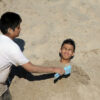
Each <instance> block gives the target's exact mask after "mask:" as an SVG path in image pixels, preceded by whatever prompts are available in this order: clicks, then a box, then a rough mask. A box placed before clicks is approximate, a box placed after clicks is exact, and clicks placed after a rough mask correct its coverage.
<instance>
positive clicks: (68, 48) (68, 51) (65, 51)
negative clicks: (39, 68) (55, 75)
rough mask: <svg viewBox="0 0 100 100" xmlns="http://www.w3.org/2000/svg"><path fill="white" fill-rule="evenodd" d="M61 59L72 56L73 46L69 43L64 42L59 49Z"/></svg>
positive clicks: (68, 58)
mask: <svg viewBox="0 0 100 100" xmlns="http://www.w3.org/2000/svg"><path fill="white" fill-rule="evenodd" d="M60 54H61V59H64V60H70V58H71V57H72V56H74V48H73V46H72V45H71V44H64V45H63V46H62V48H61V49H60Z"/></svg>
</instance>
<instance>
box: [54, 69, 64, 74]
mask: <svg viewBox="0 0 100 100" xmlns="http://www.w3.org/2000/svg"><path fill="white" fill-rule="evenodd" d="M54 71H55V72H54V73H58V74H60V75H63V74H64V73H65V70H64V68H57V67H55V69H54Z"/></svg>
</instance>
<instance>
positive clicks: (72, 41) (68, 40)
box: [59, 39, 76, 59]
mask: <svg viewBox="0 0 100 100" xmlns="http://www.w3.org/2000/svg"><path fill="white" fill-rule="evenodd" d="M64 44H70V45H72V46H73V52H75V48H76V46H75V42H74V40H72V39H66V40H64V41H63V43H62V45H61V49H62V47H63V45H64ZM59 56H60V57H61V53H59ZM73 57H74V56H72V57H71V58H70V59H72V58H73Z"/></svg>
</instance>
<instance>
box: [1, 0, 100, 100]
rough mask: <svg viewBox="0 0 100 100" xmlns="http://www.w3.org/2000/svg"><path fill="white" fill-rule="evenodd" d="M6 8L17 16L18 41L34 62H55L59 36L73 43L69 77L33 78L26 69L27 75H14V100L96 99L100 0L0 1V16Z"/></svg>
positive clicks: (99, 91) (98, 94)
mask: <svg viewBox="0 0 100 100" xmlns="http://www.w3.org/2000/svg"><path fill="white" fill-rule="evenodd" d="M6 11H14V12H16V13H19V14H20V15H21V17H22V20H23V22H22V24H21V27H22V28H21V29H22V30H21V34H20V36H19V39H20V40H21V39H22V41H20V44H21V42H23V45H22V46H24V47H23V49H24V51H23V53H24V55H25V56H26V57H27V58H28V59H30V61H31V62H32V63H34V64H38V65H45V62H47V64H49V63H50V64H51V66H52V65H56V60H58V59H59V55H58V54H59V49H60V46H61V43H62V41H63V40H64V39H66V38H72V39H74V40H75V42H76V52H75V57H74V59H73V60H72V62H73V63H74V65H73V70H74V71H73V72H72V74H71V75H70V77H68V78H63V79H61V80H59V81H58V82H56V83H55V84H54V78H50V77H49V78H47V79H41V77H42V78H45V77H44V76H45V75H44V76H41V77H40V78H39V79H38V80H37V78H35V79H33V77H32V75H31V74H29V73H28V76H29V77H30V79H29V80H27V77H26V78H23V77H21V76H20V77H17V76H15V77H14V79H13V80H12V83H11V85H10V91H11V94H12V98H13V100H22V99H23V100H99V98H100V80H99V77H100V43H99V41H100V34H99V32H100V0H9V1H7V0H0V15H1V14H2V13H4V12H6ZM22 46H21V47H22ZM22 74H24V76H25V75H26V72H25V73H24V72H23V73H22ZM33 75H35V74H33ZM36 75H37V74H36Z"/></svg>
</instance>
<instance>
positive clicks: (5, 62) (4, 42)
mask: <svg viewBox="0 0 100 100" xmlns="http://www.w3.org/2000/svg"><path fill="white" fill-rule="evenodd" d="M21 22H22V19H21V17H20V16H19V15H18V14H16V13H13V12H6V13H4V14H3V15H2V16H1V19H0V30H1V32H2V33H3V35H0V100H10V97H8V96H7V93H8V91H7V90H8V88H7V86H6V85H5V82H6V80H7V78H8V75H9V73H10V69H11V66H12V64H13V65H15V66H18V65H21V66H22V67H23V68H24V69H25V70H27V71H28V72H37V73H41V72H43V73H59V74H61V75H62V74H64V69H63V68H56V67H40V66H36V65H34V64H32V63H31V62H30V61H29V60H28V59H27V58H26V57H25V56H24V55H23V53H22V52H21V50H20V48H19V47H18V45H17V44H16V43H15V42H13V39H14V38H16V37H18V36H19V33H20V30H21V28H20V23H21ZM6 92H7V93H6ZM5 96H7V98H5Z"/></svg>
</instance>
